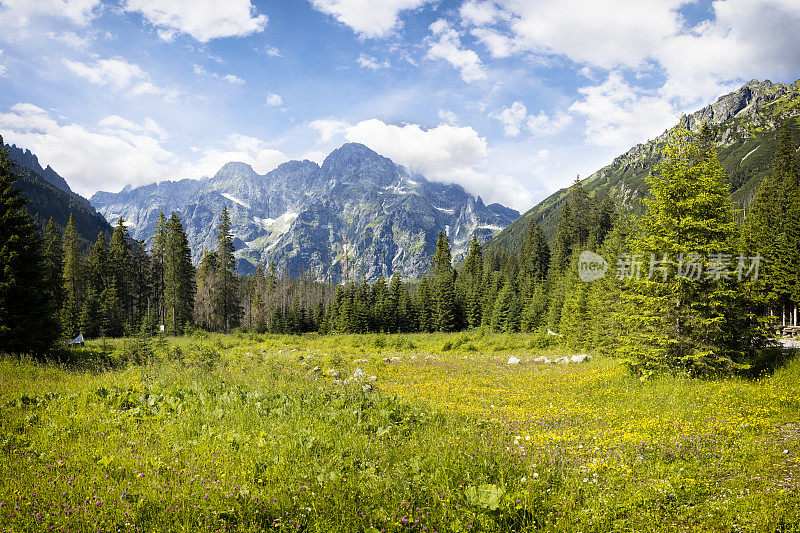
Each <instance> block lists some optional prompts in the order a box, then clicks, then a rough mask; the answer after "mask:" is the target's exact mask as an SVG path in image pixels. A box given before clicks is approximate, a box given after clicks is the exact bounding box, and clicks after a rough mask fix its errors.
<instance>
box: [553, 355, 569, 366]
mask: <svg viewBox="0 0 800 533" xmlns="http://www.w3.org/2000/svg"><path fill="white" fill-rule="evenodd" d="M556 363H558V364H559V365H568V364H569V357H567V356H564V357H559V358H558V359H556Z"/></svg>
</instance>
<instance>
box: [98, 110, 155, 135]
mask: <svg viewBox="0 0 800 533" xmlns="http://www.w3.org/2000/svg"><path fill="white" fill-rule="evenodd" d="M97 124H98V125H99V126H102V127H104V128H106V129H107V130H109V131H113V132H124V131H127V132H133V133H147V134H151V135H155V136H156V137H158V138H159V139H166V138H167V137H169V134H168V133H167V131H166V130H165V129H164V128H162V127H161V126H160V125H159V124H158V123H157V122H156V121H155V120H153V119H152V118H150V117H147V118H145V119H144V121H143V122H142V123H141V124H138V123H136V122H133V121H132V120H128V119H126V118H122V117H121V116H119V115H109V116H107V117H105V118H103V119H101V120H100V122H98V123H97Z"/></svg>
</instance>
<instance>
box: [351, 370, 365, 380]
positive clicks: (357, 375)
mask: <svg viewBox="0 0 800 533" xmlns="http://www.w3.org/2000/svg"><path fill="white" fill-rule="evenodd" d="M353 377H354V378H356V379H358V378H363V377H364V371H363V370H361V369H360V368H356V369H355V371H354V372H353Z"/></svg>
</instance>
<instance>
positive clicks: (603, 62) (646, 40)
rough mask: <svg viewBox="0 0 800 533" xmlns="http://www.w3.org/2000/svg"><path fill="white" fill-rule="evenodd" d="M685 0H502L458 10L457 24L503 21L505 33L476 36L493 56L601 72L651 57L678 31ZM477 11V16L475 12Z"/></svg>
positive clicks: (485, 33)
mask: <svg viewBox="0 0 800 533" xmlns="http://www.w3.org/2000/svg"><path fill="white" fill-rule="evenodd" d="M686 3H688V0H638V1H637V2H630V0H534V1H530V0H505V1H503V2H502V3H501V6H502V7H501V8H500V7H498V6H496V5H495V4H487V3H473V4H474V6H480V9H479V8H478V7H475V8H471V9H467V10H464V9H462V13H461V16H462V21H463V22H465V23H467V24H472V25H474V26H479V27H480V26H488V25H491V24H493V23H496V22H498V21H500V20H503V21H506V22H507V24H506V26H507V27H506V31H507V32H508V34H507V35H506V34H503V33H500V32H498V31H493V30H490V29H484V30H483V31H479V32H475V34H476V36H477V37H478V38H479V39H480V40H481V41H482V42H483V43H484V44H485V45H486V46H487V47H488V48H489V50H490V52H491V53H492V55H494V56H495V57H507V56H508V55H509V54H511V53H519V52H523V51H525V52H532V53H536V54H555V55H564V56H566V57H568V58H569V59H571V60H572V61H575V62H577V63H590V64H593V65H597V66H601V67H604V68H614V67H618V66H627V67H636V66H638V65H639V64H641V63H642V61H644V60H646V59H647V58H650V57H653V56H654V54H655V53H656V52H657V51H658V50H659V49H660V47H661V45H662V43H663V40H664V39H665V38H666V37H668V36H670V35H673V34H675V32H676V31H678V30H679V29H680V28H681V17H680V16H679V14H678V13H677V11H676V9H677V8H678V7H680V6H681V5H683V4H686ZM476 13H477V14H476Z"/></svg>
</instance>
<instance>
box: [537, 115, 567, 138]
mask: <svg viewBox="0 0 800 533" xmlns="http://www.w3.org/2000/svg"><path fill="white" fill-rule="evenodd" d="M570 123H572V116H571V115H569V114H568V113H564V112H563V111H559V112H557V113H555V114H554V115H548V114H547V113H545V112H544V111H539V114H538V115H528V121H527V126H528V130H530V132H531V133H532V134H534V135H555V134H556V133H560V132H562V131H563V130H564V128H566V127H567V126H569V125H570Z"/></svg>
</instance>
